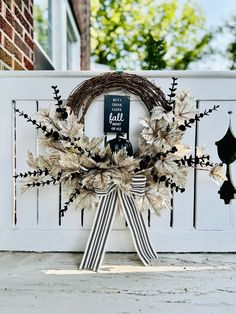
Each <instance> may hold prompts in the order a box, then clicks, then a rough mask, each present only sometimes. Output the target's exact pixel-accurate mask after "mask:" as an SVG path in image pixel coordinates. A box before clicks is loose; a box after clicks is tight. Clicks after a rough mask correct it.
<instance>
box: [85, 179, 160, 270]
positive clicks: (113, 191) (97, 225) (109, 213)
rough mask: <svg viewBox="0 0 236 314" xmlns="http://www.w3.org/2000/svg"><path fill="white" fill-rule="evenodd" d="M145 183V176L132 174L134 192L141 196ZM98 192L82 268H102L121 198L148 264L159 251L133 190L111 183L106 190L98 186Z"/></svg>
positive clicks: (137, 245) (143, 259)
mask: <svg viewBox="0 0 236 314" xmlns="http://www.w3.org/2000/svg"><path fill="white" fill-rule="evenodd" d="M145 185H146V178H145V176H143V175H136V176H133V178H132V184H131V190H130V191H131V193H132V194H136V195H139V196H142V195H143V193H144V191H145ZM96 193H97V194H98V195H100V201H99V204H98V208H97V211H96V215H95V219H94V222H93V226H92V229H91V232H90V235H89V239H88V242H87V245H86V248H85V252H84V255H83V259H82V262H81V264H80V269H92V270H94V271H98V270H99V267H100V266H101V264H102V261H103V258H104V254H105V246H106V241H107V237H108V234H109V232H110V230H111V227H112V223H113V220H114V217H115V213H116V209H117V203H118V201H119V202H120V204H121V208H122V209H123V211H124V215H125V218H126V221H127V223H128V226H129V228H130V231H131V234H132V238H133V242H134V246H135V248H136V251H137V253H138V255H139V257H140V259H141V261H142V262H143V264H144V265H145V266H146V265H148V264H149V262H150V261H151V260H152V259H154V258H156V257H157V255H156V253H155V251H154V249H153V247H152V245H151V243H150V241H149V237H148V234H147V230H146V226H145V223H144V220H143V217H142V214H141V213H140V212H139V211H138V210H137V209H136V207H135V204H134V199H133V196H132V194H131V195H128V194H126V193H124V192H123V191H121V190H120V189H118V188H117V187H116V186H115V185H111V186H110V187H109V188H108V189H107V190H106V191H102V190H100V189H96Z"/></svg>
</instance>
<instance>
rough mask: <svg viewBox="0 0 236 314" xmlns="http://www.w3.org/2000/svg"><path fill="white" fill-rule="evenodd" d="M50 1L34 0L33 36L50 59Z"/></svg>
mask: <svg viewBox="0 0 236 314" xmlns="http://www.w3.org/2000/svg"><path fill="white" fill-rule="evenodd" d="M51 20H52V19H51V0H34V36H35V39H36V40H37V42H38V43H39V44H40V46H41V47H42V48H43V50H44V51H45V52H46V54H47V55H48V56H49V57H50V58H52V23H51Z"/></svg>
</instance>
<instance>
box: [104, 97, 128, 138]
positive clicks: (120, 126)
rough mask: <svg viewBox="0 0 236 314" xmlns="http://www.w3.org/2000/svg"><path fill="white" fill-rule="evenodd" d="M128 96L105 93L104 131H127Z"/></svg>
mask: <svg viewBox="0 0 236 314" xmlns="http://www.w3.org/2000/svg"><path fill="white" fill-rule="evenodd" d="M129 105H130V97H129V96H119V95H105V99H104V132H105V133H106V132H112V133H113V132H114V133H117V132H121V133H129Z"/></svg>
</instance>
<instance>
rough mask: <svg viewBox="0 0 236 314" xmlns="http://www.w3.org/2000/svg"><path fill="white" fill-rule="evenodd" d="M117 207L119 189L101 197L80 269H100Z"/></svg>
mask: <svg viewBox="0 0 236 314" xmlns="http://www.w3.org/2000/svg"><path fill="white" fill-rule="evenodd" d="M116 207H117V191H115V190H114V191H112V192H111V193H109V194H108V195H105V196H101V197H100V201H99V204H98V208H97V211H96V215H95V218H94V221H93V226H92V228H91V231H90V235H89V239H88V242H87V245H86V248H85V252H84V255H83V258H82V262H81V264H80V269H91V270H93V271H98V270H99V267H100V266H101V264H102V261H103V258H104V255H105V246H106V242H107V238H108V234H109V232H110V230H111V227H112V223H113V221H114V217H115V213H116Z"/></svg>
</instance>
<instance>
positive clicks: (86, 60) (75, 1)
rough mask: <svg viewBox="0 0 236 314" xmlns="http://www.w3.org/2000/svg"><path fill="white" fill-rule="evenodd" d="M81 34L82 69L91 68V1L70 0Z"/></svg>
mask: <svg viewBox="0 0 236 314" xmlns="http://www.w3.org/2000/svg"><path fill="white" fill-rule="evenodd" d="M70 3H71V6H72V9H73V11H74V15H75V18H76V20H77V24H78V26H79V30H80V36H81V49H80V50H81V62H80V67H81V70H89V69H90V1H89V0H70Z"/></svg>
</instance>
